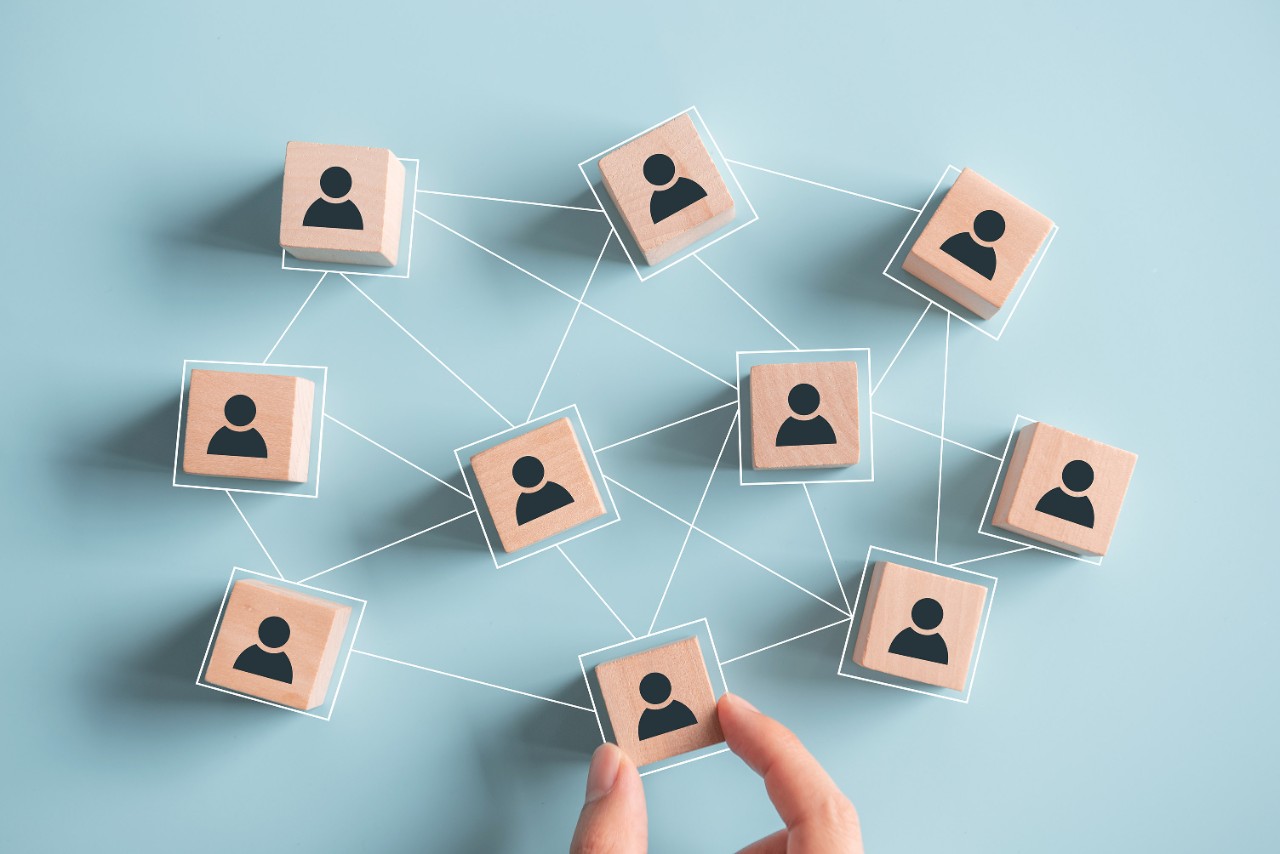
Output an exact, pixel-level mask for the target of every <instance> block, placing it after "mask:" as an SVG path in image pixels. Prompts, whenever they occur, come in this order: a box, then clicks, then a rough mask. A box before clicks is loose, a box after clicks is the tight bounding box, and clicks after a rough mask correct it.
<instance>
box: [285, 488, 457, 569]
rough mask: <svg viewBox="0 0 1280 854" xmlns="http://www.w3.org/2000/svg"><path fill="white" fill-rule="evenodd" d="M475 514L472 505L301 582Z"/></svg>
mask: <svg viewBox="0 0 1280 854" xmlns="http://www.w3.org/2000/svg"><path fill="white" fill-rule="evenodd" d="M475 514H476V509H475V508H474V507H472V508H471V509H470V510H467V511H466V512H464V513H459V514H458V515H457V516H453V517H452V518H449V519H445V520H444V521H443V522H437V523H435V524H434V525H432V526H431V527H429V528H423V529H422V530H421V531H414V532H413V533H412V534H409V535H408V536H405V537H401V538H400V539H398V540H393V541H392V542H389V543H387V544H386V545H383V546H378V547H377V548H376V549H371V550H370V551H367V552H365V553H364V554H362V555H356V556H355V557H353V558H351V559H350V560H344V561H343V562H342V563H339V564H335V565H334V566H331V567H329V568H328V569H322V570H320V571H319V572H317V573H313V574H312V575H308V576H307V577H306V578H304V579H302V581H300V582H299V584H306V583H307V582H308V581H311V580H313V579H316V578H319V577H320V576H322V575H327V574H328V573H330V572H333V571H334V570H335V569H342V568H343V567H344V566H350V565H351V564H353V563H355V562H356V561H358V560H364V559H365V558H367V557H371V556H373V555H376V554H377V553H378V552H384V551H386V550H387V549H389V548H391V547H392V546H398V545H400V544H401V543H407V542H409V541H410V540H412V539H414V538H415V537H421V536H422V535H423V534H429V533H431V532H432V531H434V530H436V529H437V528H443V527H444V526H445V525H449V524H451V523H453V522H456V521H458V520H459V519H465V518H467V517H468V516H472V515H475Z"/></svg>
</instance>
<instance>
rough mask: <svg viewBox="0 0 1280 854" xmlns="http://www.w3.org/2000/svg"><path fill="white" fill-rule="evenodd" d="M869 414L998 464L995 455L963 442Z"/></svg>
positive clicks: (886, 416) (905, 423)
mask: <svg viewBox="0 0 1280 854" xmlns="http://www.w3.org/2000/svg"><path fill="white" fill-rule="evenodd" d="M871 414H872V415H874V416H875V417H876V418H883V419H884V420H885V421H888V422H890V423H893V424H897V425H898V426H899V427H906V428H907V429H908V430H915V431H916V432H917V433H923V434H924V435H926V436H932V437H933V438H935V439H937V440H938V441H940V442H946V443H947V444H948V445H955V446H956V447H957V448H964V449H965V450H966V451H972V452H973V453H975V454H981V455H982V456H984V457H986V458H987V459H990V460H995V461H996V462H1000V458H999V457H997V456H996V455H995V454H988V453H987V452H986V451H980V450H978V449H977V448H975V447H973V446H972V445H966V444H965V443H964V442H957V441H956V440H955V439H951V438H948V437H946V436H942V435H940V434H938V433H934V432H933V431H932V430H926V429H924V428H923V427H917V426H916V425H914V424H908V423H907V422H905V421H899V420H898V419H897V418H893V417H892V416H889V415H885V414H884V413H883V412H873V413H871Z"/></svg>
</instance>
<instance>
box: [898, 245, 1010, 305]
mask: <svg viewBox="0 0 1280 854" xmlns="http://www.w3.org/2000/svg"><path fill="white" fill-rule="evenodd" d="M919 245H920V244H919V241H917V242H916V245H915V246H912V247H911V251H910V252H908V253H907V257H906V258H904V259H903V261H902V269H903V271H904V272H907V273H910V274H911V275H912V276H915V277H916V278H917V279H919V280H920V281H922V282H924V283H925V284H926V285H928V286H929V287H931V288H933V289H934V290H935V291H937V292H938V293H940V294H942V295H943V296H944V297H947V298H948V299H951V300H953V301H955V302H957V303H959V304H960V305H962V306H964V307H965V308H966V309H968V310H969V311H971V312H973V313H974V314H976V315H978V317H981V318H983V319H984V320H989V319H990V318H992V317H994V316H995V313H996V312H997V311H999V310H1000V306H999V305H997V304H995V303H993V302H990V301H988V300H985V299H983V298H982V296H981V295H980V294H978V293H975V292H974V291H972V290H970V289H969V288H968V287H966V286H965V285H964V284H962V283H960V282H958V281H956V280H955V279H953V278H952V277H951V276H950V275H949V274H948V273H947V271H945V270H943V269H941V268H939V267H936V266H934V264H933V263H931V262H930V260H929V258H928V257H927V256H925V255H922V254H921V253H919V252H917V251H916V246H919Z"/></svg>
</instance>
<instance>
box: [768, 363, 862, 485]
mask: <svg viewBox="0 0 1280 854" xmlns="http://www.w3.org/2000/svg"><path fill="white" fill-rule="evenodd" d="M749 381H750V383H751V464H752V467H753V468H755V469H780V468H842V467H845V466H851V465H856V464H857V463H858V461H859V460H860V459H861V453H862V451H861V437H860V427H859V422H858V416H859V401H858V393H859V388H858V364H857V362H795V363H788V364H772V365H754V366H752V368H751V373H750V377H749ZM801 386H808V387H809V388H808V389H803V388H801ZM793 404H794V405H795V406H799V407H800V409H796V408H794V406H793Z"/></svg>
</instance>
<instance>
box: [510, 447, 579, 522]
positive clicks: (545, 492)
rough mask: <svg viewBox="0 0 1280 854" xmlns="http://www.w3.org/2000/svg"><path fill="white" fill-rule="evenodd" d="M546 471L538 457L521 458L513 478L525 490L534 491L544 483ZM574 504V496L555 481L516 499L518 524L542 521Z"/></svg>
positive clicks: (514, 466) (523, 493) (516, 465)
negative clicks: (552, 513)
mask: <svg viewBox="0 0 1280 854" xmlns="http://www.w3.org/2000/svg"><path fill="white" fill-rule="evenodd" d="M545 476H546V469H545V468H543V466H542V460H540V459H538V458H537V457H521V458H520V459H518V460H516V462H515V465H513V466H512V467H511V478H512V479H513V480H514V481H515V482H516V483H517V484H519V485H520V486H522V487H524V488H525V489H533V488H534V487H535V486H537V485H538V484H540V483H542V479H543V477H545ZM572 503H573V496H572V495H570V494H569V490H567V489H565V488H564V487H563V486H561V485H560V484H558V483H556V482H555V481H554V480H548V481H547V482H546V483H542V487H541V488H539V489H537V490H534V491H533V492H522V493H520V497H519V498H517V499H516V524H517V525H523V524H524V523H526V522H532V521H533V520H534V519H541V518H542V517H543V516H545V515H547V514H548V513H550V512H552V511H554V510H559V509H560V508H561V507H567V506H569V505H570V504H572Z"/></svg>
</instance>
